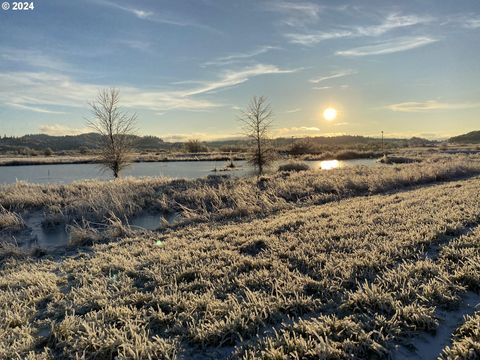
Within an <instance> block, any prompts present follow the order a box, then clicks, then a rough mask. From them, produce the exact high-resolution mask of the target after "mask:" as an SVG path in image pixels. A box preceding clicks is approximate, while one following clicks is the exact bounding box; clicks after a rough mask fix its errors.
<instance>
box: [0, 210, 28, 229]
mask: <svg viewBox="0 0 480 360" xmlns="http://www.w3.org/2000/svg"><path fill="white" fill-rule="evenodd" d="M24 227H25V224H24V222H23V220H22V218H21V217H20V216H19V215H18V214H16V213H15V212H13V211H8V210H7V209H5V208H4V207H3V206H1V205H0V231H8V232H14V231H18V230H21V229H23V228H24Z"/></svg>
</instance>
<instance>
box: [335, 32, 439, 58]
mask: <svg viewBox="0 0 480 360" xmlns="http://www.w3.org/2000/svg"><path fill="white" fill-rule="evenodd" d="M436 41H438V40H437V39H434V38H431V37H426V36H422V37H402V38H396V39H392V40H389V41H384V42H381V43H377V44H374V45H367V46H360V47H356V48H353V49H349V50H342V51H337V52H336V53H335V54H336V55H341V56H369V55H385V54H392V53H396V52H401V51H406V50H411V49H416V48H419V47H422V46H426V45H429V44H432V43H434V42H436Z"/></svg>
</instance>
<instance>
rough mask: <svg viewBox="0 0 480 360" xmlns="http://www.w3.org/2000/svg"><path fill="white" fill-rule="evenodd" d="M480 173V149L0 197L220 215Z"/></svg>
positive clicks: (85, 207)
mask: <svg viewBox="0 0 480 360" xmlns="http://www.w3.org/2000/svg"><path fill="white" fill-rule="evenodd" d="M477 174H480V157H478V156H470V157H468V156H458V157H449V158H446V159H431V160H425V161H424V162H422V163H419V164H402V165H395V166H379V167H370V168H369V167H354V168H347V169H338V170H332V171H315V170H310V171H302V172H300V173H279V174H274V175H271V176H264V177H261V178H256V177H252V178H242V179H224V178H221V177H214V178H209V179H197V180H170V179H167V178H144V179H138V178H137V179H135V178H127V179H120V180H115V181H85V182H77V183H73V184H69V185H34V184H28V183H21V182H19V183H17V184H13V185H4V186H0V205H1V206H3V207H5V208H6V209H8V210H9V211H16V212H20V211H30V210H32V209H35V208H36V209H41V210H43V211H44V213H45V214H46V218H47V219H46V220H47V221H49V220H48V219H49V218H53V219H54V220H56V221H58V220H59V218H60V217H62V218H64V220H66V221H67V222H72V221H74V220H76V221H80V220H82V219H86V220H89V221H97V222H101V221H104V219H105V218H106V217H109V216H110V214H114V215H115V216H117V217H119V218H121V219H123V218H125V217H128V216H130V215H132V214H135V213H137V212H140V211H142V210H156V211H159V212H183V213H184V215H187V214H188V215H189V216H190V218H195V219H203V220H210V219H215V220H220V219H228V218H232V217H240V216H241V217H245V216H256V215H258V214H262V215H266V214H269V213H272V212H275V211H278V210H285V209H292V208H294V207H297V206H299V205H313V204H321V203H326V202H330V201H334V200H339V199H342V198H346V197H351V196H357V195H369V194H378V193H382V192H386V191H390V190H398V189H401V188H405V187H409V186H414V185H422V184H426V183H434V182H438V181H447V180H454V179H458V178H462V177H467V176H473V175H477Z"/></svg>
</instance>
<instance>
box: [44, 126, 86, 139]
mask: <svg viewBox="0 0 480 360" xmlns="http://www.w3.org/2000/svg"><path fill="white" fill-rule="evenodd" d="M39 131H40V133H42V134H47V135H52V136H64V135H79V134H85V133H88V132H91V131H92V129H89V128H87V127H84V128H72V127H70V126H65V125H60V124H44V125H40V127H39Z"/></svg>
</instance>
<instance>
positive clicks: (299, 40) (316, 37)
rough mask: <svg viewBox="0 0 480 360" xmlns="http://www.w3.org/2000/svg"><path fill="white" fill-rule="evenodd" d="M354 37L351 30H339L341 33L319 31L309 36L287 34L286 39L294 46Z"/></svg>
mask: <svg viewBox="0 0 480 360" xmlns="http://www.w3.org/2000/svg"><path fill="white" fill-rule="evenodd" d="M351 36H353V32H352V31H349V30H339V31H329V32H324V31H317V32H312V33H308V34H304V33H303V34H299V33H288V34H285V37H286V38H287V39H288V40H289V41H290V42H291V43H293V44H300V45H307V46H311V45H315V44H318V43H319V42H322V41H325V40H332V39H341V38H346V37H351Z"/></svg>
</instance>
